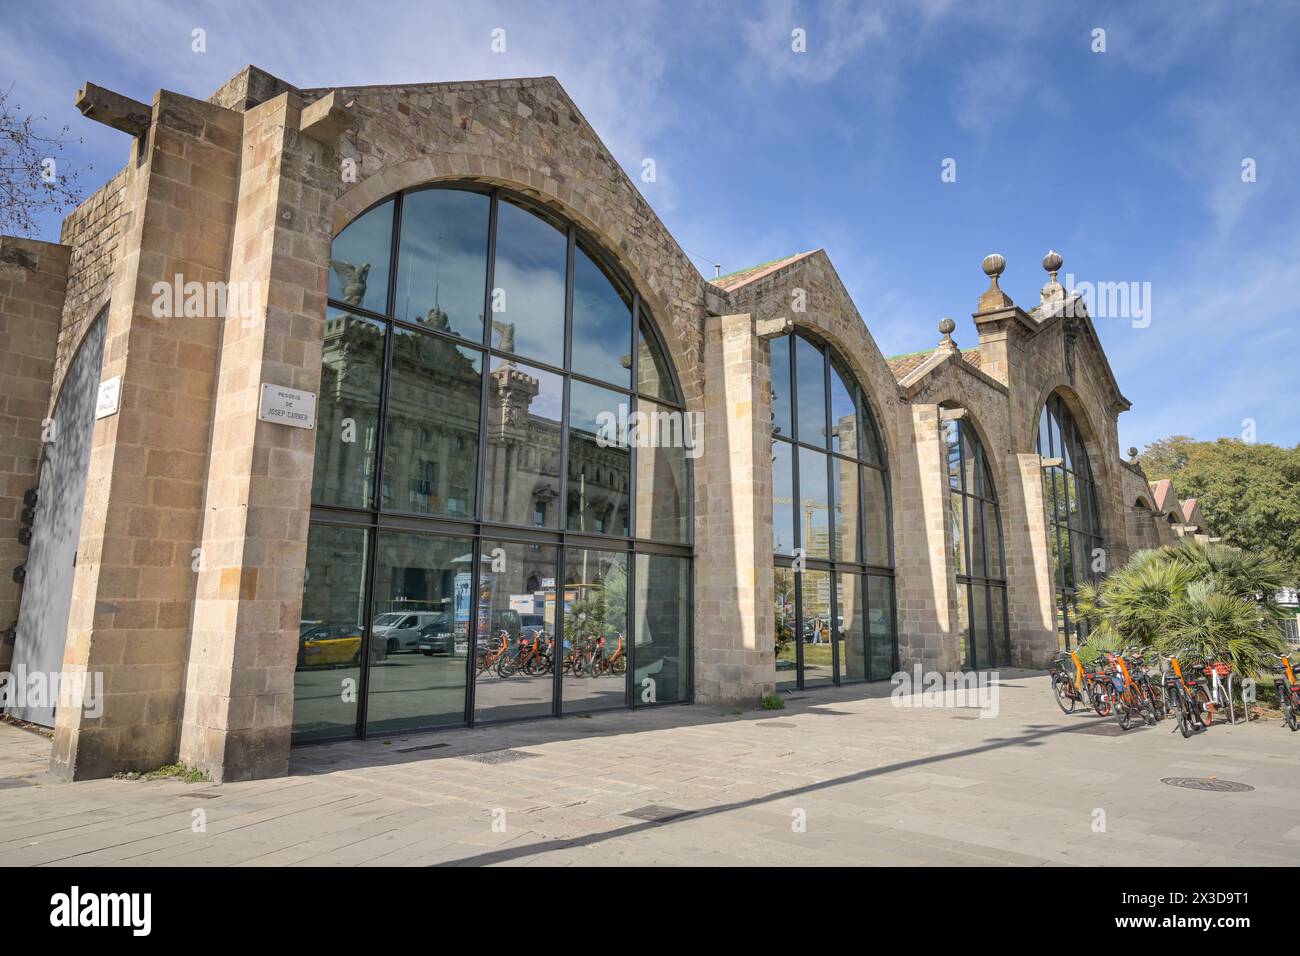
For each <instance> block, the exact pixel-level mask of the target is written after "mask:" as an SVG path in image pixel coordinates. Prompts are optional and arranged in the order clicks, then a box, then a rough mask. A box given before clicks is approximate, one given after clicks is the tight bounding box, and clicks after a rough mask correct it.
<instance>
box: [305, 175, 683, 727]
mask: <svg viewBox="0 0 1300 956" xmlns="http://www.w3.org/2000/svg"><path fill="white" fill-rule="evenodd" d="M647 422H648V424H646V423H647ZM690 424H691V423H690V419H689V418H687V417H686V415H685V409H684V407H683V403H682V398H681V393H680V391H679V389H678V386H677V384H676V379H675V377H674V374H673V371H672V367H671V364H670V362H669V361H668V357H667V354H666V350H665V349H664V348H663V346H662V343H661V341H660V339H659V336H658V332H657V330H656V328H655V326H654V323H653V321H652V319H651V317H650V315H649V314H648V311H647V310H646V308H645V306H644V304H643V303H642V302H641V300H640V297H639V296H638V295H637V293H636V291H635V290H634V289H633V288H632V287H631V286H630V285H629V283H627V282H626V280H625V279H624V278H623V277H622V276H621V274H620V273H619V271H618V270H617V269H616V268H614V267H613V266H612V265H611V264H610V263H609V260H608V259H607V258H606V257H605V256H604V255H603V254H602V253H601V251H600V250H599V249H598V247H597V246H596V244H595V243H594V242H591V241H589V239H588V238H587V237H586V236H585V235H584V234H582V233H580V232H579V231H578V230H577V228H576V227H574V226H573V225H572V224H571V223H567V222H564V221H562V220H560V219H558V218H557V217H556V216H554V215H553V214H551V213H550V212H548V211H546V210H544V209H542V208H540V207H536V206H533V205H530V204H529V203H528V202H527V201H526V200H524V199H522V198H520V197H517V196H514V195H513V194H509V193H506V192H504V191H500V190H491V189H480V188H477V187H474V186H464V187H460V186H456V187H441V186H440V187H425V188H420V189H415V190H410V191H407V192H404V193H401V194H398V195H395V196H392V197H389V198H387V199H385V200H383V201H382V202H380V203H378V204H377V205H375V206H374V207H372V208H371V209H369V210H368V211H366V212H365V213H363V214H362V215H361V216H359V217H358V218H357V219H356V220H355V221H354V222H353V223H352V224H351V225H349V226H348V227H347V228H346V229H344V230H343V231H342V232H341V233H340V234H339V235H338V237H337V238H336V239H335V241H334V245H333V249H332V254H331V263H330V276H329V305H328V313H327V316H326V331H325V342H324V352H323V356H322V368H321V386H320V395H319V399H318V425H317V440H316V460H315V469H314V482H313V487H312V521H311V527H310V530H309V536H308V554H307V575H306V581H305V583H304V591H303V613H302V618H303V619H302V622H301V625H300V641H301V644H300V651H299V655H298V667H297V672H296V675H295V693H296V700H295V707H294V739H295V740H296V741H305V740H313V739H334V738H339V737H347V736H353V735H358V736H366V735H367V734H384V733H390V732H404V731H410V730H418V729H427V728H436V727H440V726H446V725H450V724H464V723H467V722H475V721H485V720H498V719H510V718H528V717H538V716H547V715H553V714H560V713H564V712H582V711H588V710H594V709H599V708H604V707H624V706H642V705H649V704H658V703H670V702H676V701H685V700H688V699H689V697H690V688H691V674H690V646H691V644H690V604H691V595H690V581H691V564H690V556H691V537H690V536H691V505H690V503H691V490H690V480H691V476H690V468H689V458H690V449H689V447H688V446H689V443H690V441H691V438H692V430H691V428H690ZM638 426H639V427H638Z"/></svg>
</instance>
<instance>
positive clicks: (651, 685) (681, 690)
mask: <svg viewBox="0 0 1300 956" xmlns="http://www.w3.org/2000/svg"><path fill="white" fill-rule="evenodd" d="M634 577H635V580H636V590H635V601H634V603H635V607H636V636H635V639H634V645H633V651H632V657H633V659H634V660H635V661H636V666H635V669H634V671H633V676H632V694H633V695H634V699H635V701H636V702H637V703H639V704H655V703H670V702H672V701H684V700H688V699H689V698H690V679H691V653H690V651H691V648H690V642H689V641H688V640H687V637H688V635H689V634H690V628H689V622H688V618H689V617H690V612H691V605H690V587H691V563H690V562H689V561H688V560H686V559H685V558H677V557H673V556H671V555H664V554H638V555H637V556H636V570H635V574H634Z"/></svg>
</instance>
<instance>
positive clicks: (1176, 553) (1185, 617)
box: [1078, 542, 1288, 683]
mask: <svg viewBox="0 0 1300 956" xmlns="http://www.w3.org/2000/svg"><path fill="white" fill-rule="evenodd" d="M1287 580H1288V579H1287V573H1286V570H1285V568H1283V567H1282V565H1280V564H1279V563H1278V562H1276V561H1272V560H1269V559H1268V558H1265V557H1262V556H1261V555H1257V554H1249V553H1246V552H1243V551H1240V550H1238V549H1236V548H1232V547H1229V546H1227V545H1220V544H1210V545H1203V544H1198V543H1195V542H1187V543H1184V544H1181V545H1178V546H1176V547H1166V548H1159V549H1156V550H1152V551H1139V552H1137V553H1136V554H1135V555H1134V556H1133V558H1132V559H1131V560H1130V561H1129V563H1128V564H1127V565H1125V566H1124V567H1122V568H1119V569H1117V570H1115V571H1113V572H1111V574H1110V575H1109V576H1108V577H1107V578H1106V579H1105V580H1104V581H1103V582H1101V583H1100V584H1098V585H1095V586H1085V587H1081V588H1080V589H1079V594H1078V606H1079V614H1080V616H1081V617H1082V618H1084V619H1086V620H1087V621H1089V622H1090V623H1091V624H1092V628H1093V630H1092V634H1093V636H1092V638H1091V639H1090V640H1089V642H1088V645H1087V647H1086V648H1085V649H1084V652H1083V654H1084V655H1086V658H1087V659H1092V658H1095V657H1097V656H1098V655H1099V654H1101V653H1103V652H1104V651H1108V650H1109V651H1114V650H1119V649H1121V648H1123V647H1134V646H1136V647H1139V648H1155V649H1156V650H1158V651H1160V652H1161V653H1162V654H1165V655H1166V656H1168V655H1175V654H1176V655H1180V656H1189V657H1197V658H1202V659H1204V660H1207V661H1223V662H1225V663H1228V664H1230V665H1231V666H1232V668H1233V670H1234V671H1235V672H1236V673H1237V674H1238V675H1240V676H1241V677H1256V678H1258V677H1259V676H1261V675H1263V674H1265V673H1267V671H1268V667H1269V665H1270V663H1271V661H1270V659H1269V657H1268V654H1270V653H1281V652H1282V651H1283V650H1284V642H1283V640H1282V628H1281V623H1280V622H1281V611H1280V609H1279V608H1278V607H1277V606H1276V605H1275V604H1274V602H1273V595H1274V592H1276V591H1277V590H1279V589H1281V588H1282V587H1285V586H1286V584H1287ZM1264 683H1267V682H1264Z"/></svg>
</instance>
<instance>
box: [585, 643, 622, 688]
mask: <svg viewBox="0 0 1300 956" xmlns="http://www.w3.org/2000/svg"><path fill="white" fill-rule="evenodd" d="M589 670H590V671H591V676H592V677H599V676H600V675H601V673H602V672H605V671H608V672H609V673H611V674H618V675H622V674H626V673H627V657H626V656H625V655H624V654H623V635H622V634H620V635H619V636H618V646H617V647H615V648H614V653H612V654H608V655H607V654H606V653H605V638H604V637H600V638H598V639H597V640H596V653H595V654H594V655H593V656H592V659H591V664H590V665H589Z"/></svg>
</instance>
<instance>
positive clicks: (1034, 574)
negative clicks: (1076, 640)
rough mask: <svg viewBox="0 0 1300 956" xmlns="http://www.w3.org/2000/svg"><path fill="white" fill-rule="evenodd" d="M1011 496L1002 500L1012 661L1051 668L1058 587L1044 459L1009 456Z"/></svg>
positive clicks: (1009, 494)
mask: <svg viewBox="0 0 1300 956" xmlns="http://www.w3.org/2000/svg"><path fill="white" fill-rule="evenodd" d="M1006 466H1007V467H1006V473H1007V484H1008V489H1007V494H1006V496H1005V498H1004V500H1003V501H1002V529H1003V531H1002V533H1003V535H1004V541H1003V545H1002V546H1003V548H1004V549H1005V550H1006V556H1007V605H1008V622H1007V623H1008V628H1009V629H1010V631H1011V662H1012V663H1013V664H1014V665H1015V666H1017V667H1046V666H1047V664H1048V662H1049V661H1050V660H1051V659H1052V658H1053V657H1054V656H1055V655H1056V649H1057V637H1056V623H1055V621H1056V618H1055V611H1054V608H1055V604H1056V587H1055V581H1054V579H1053V574H1054V573H1055V572H1054V569H1053V567H1052V553H1051V548H1050V547H1049V546H1048V541H1047V535H1048V525H1047V512H1046V511H1045V510H1044V500H1043V468H1042V459H1040V458H1039V457H1038V455H1037V454H1036V453H1033V452H1031V453H1027V454H1016V453H1013V454H1009V455H1007V458H1006Z"/></svg>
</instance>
